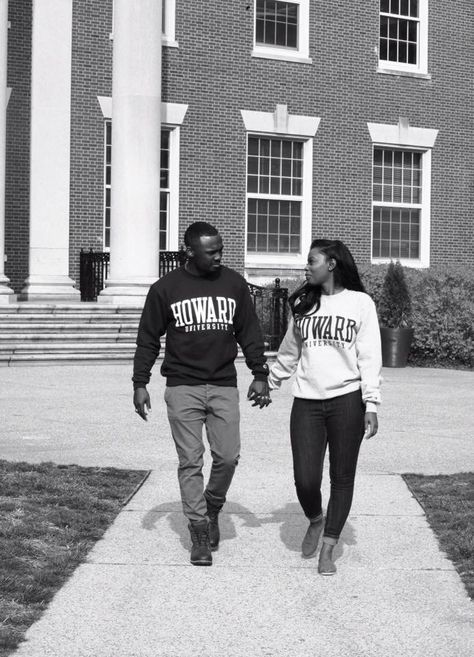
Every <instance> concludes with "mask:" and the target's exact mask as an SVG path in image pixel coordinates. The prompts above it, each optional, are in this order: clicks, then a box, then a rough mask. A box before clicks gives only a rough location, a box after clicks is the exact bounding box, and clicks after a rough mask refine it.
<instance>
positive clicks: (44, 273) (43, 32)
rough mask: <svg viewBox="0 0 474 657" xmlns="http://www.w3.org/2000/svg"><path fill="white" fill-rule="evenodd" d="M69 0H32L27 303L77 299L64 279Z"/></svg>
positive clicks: (66, 264)
mask: <svg viewBox="0 0 474 657" xmlns="http://www.w3.org/2000/svg"><path fill="white" fill-rule="evenodd" d="M71 45H72V0H33V35H32V66H31V146H30V148H31V153H30V262H29V276H28V278H27V279H26V281H25V287H24V289H23V290H22V295H21V298H22V299H27V300H28V301H31V300H32V301H51V302H56V301H78V300H79V298H80V293H79V291H78V290H75V289H74V287H73V286H74V281H72V280H71V279H70V278H69V177H70V130H71Z"/></svg>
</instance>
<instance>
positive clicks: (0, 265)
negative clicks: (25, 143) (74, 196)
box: [0, 0, 16, 305]
mask: <svg viewBox="0 0 474 657" xmlns="http://www.w3.org/2000/svg"><path fill="white" fill-rule="evenodd" d="M7 46H8V0H0V305H5V304H7V303H10V302H12V301H16V295H15V294H13V290H12V289H11V288H10V287H8V283H9V282H10V281H9V280H8V278H7V277H6V276H5V146H6V123H7V103H8V99H7Z"/></svg>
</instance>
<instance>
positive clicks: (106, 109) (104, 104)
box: [97, 96, 112, 119]
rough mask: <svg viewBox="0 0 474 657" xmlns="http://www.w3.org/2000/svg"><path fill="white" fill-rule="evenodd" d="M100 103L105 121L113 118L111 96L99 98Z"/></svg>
mask: <svg viewBox="0 0 474 657" xmlns="http://www.w3.org/2000/svg"><path fill="white" fill-rule="evenodd" d="M97 100H98V101H99V105H100V109H101V110H102V115H103V117H104V119H111V118H112V98H111V97H109V96H97Z"/></svg>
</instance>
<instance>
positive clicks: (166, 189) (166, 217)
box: [159, 130, 170, 251]
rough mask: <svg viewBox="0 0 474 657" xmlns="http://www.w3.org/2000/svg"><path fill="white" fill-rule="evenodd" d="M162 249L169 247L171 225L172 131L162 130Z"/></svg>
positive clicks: (160, 238) (160, 239)
mask: <svg viewBox="0 0 474 657" xmlns="http://www.w3.org/2000/svg"><path fill="white" fill-rule="evenodd" d="M160 157H161V159H160V237H159V244H160V251H166V250H167V249H168V244H169V240H168V235H169V225H170V131H169V130H162V131H161V152H160Z"/></svg>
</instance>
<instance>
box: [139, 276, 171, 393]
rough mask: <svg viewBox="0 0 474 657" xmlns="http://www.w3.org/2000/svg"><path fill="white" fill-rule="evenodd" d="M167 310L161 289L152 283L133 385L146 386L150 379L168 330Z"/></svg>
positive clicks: (140, 335)
mask: <svg viewBox="0 0 474 657" xmlns="http://www.w3.org/2000/svg"><path fill="white" fill-rule="evenodd" d="M166 326H167V310H166V305H165V302H164V299H163V298H162V296H161V294H160V292H159V290H157V289H156V287H155V286H153V285H152V287H151V288H150V290H149V291H148V295H147V298H146V301H145V305H144V307H143V311H142V315H141V319H140V324H139V326H138V334H137V348H136V350H135V357H134V359H133V376H132V381H133V387H134V389H135V390H136V389H137V388H144V387H145V386H146V385H147V383H148V382H149V381H150V377H151V368H152V367H153V365H154V363H155V361H156V359H157V357H158V354H159V353H160V347H161V343H160V338H161V336H162V335H163V334H164V333H165V332H166Z"/></svg>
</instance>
